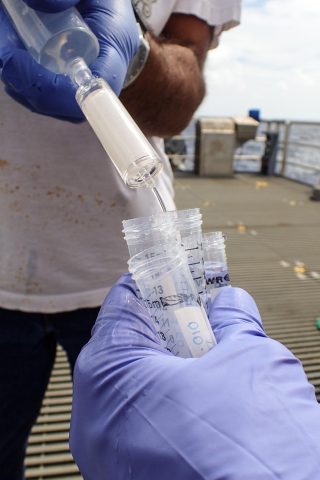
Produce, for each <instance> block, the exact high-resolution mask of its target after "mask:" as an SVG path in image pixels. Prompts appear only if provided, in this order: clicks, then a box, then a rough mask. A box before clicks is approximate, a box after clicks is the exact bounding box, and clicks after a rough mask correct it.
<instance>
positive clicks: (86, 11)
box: [0, 0, 139, 119]
mask: <svg viewBox="0 0 320 480" xmlns="http://www.w3.org/2000/svg"><path fill="white" fill-rule="evenodd" d="M25 2H26V3H27V4H28V5H30V6H31V7H32V8H35V9H37V10H42V11H46V12H56V11H62V10H65V9H66V8H69V7H71V6H73V5H75V6H77V8H78V9H79V11H80V13H81V14H82V16H83V18H84V20H85V21H86V22H87V23H88V25H89V26H90V28H91V29H92V31H93V32H94V33H95V35H96V36H97V38H98V40H99V45H100V53H99V57H98V59H97V60H96V61H95V62H94V63H93V64H92V65H90V68H91V69H92V72H93V73H94V74H95V75H97V76H100V77H102V78H104V79H105V80H106V81H107V82H108V83H109V85H110V86H111V88H112V89H113V90H114V91H115V93H116V94H119V93H120V91H121V88H122V85H123V81H124V78H125V76H126V72H127V68H128V65H129V63H130V60H131V58H132V57H133V55H134V54H135V52H136V50H137V47H138V45H139V36H138V30H137V26H136V20H135V17H134V13H133V9H132V6H131V1H130V0H121V1H119V0H80V1H79V0H25ZM0 72H1V79H2V81H3V82H4V84H5V85H6V87H7V91H8V93H9V94H11V95H12V96H13V97H14V98H15V99H16V100H18V101H20V102H21V103H23V104H24V105H25V106H27V107H28V108H30V109H31V110H33V111H36V112H39V113H43V114H46V115H50V116H55V117H67V118H70V119H82V118H83V115H82V113H81V110H80V108H79V107H78V105H77V103H76V100H75V98H74V96H75V86H74V85H72V83H71V81H70V80H69V78H68V77H67V76H65V75H57V74H54V73H52V72H50V71H49V70H47V69H45V68H44V67H42V66H41V65H39V64H38V63H37V62H36V61H35V60H33V59H32V57H31V56H30V55H29V53H27V52H26V50H25V49H24V47H23V45H22V43H21V42H20V40H19V39H18V37H17V35H16V34H15V31H14V29H13V27H12V26H11V24H10V21H9V20H8V18H7V15H6V14H5V12H4V10H3V8H2V7H0Z"/></svg>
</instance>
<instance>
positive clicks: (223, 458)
mask: <svg viewBox="0 0 320 480" xmlns="http://www.w3.org/2000/svg"><path fill="white" fill-rule="evenodd" d="M210 318H211V320H212V321H213V328H214V333H215V335H216V338H217V340H218V345H217V346H216V347H214V348H213V349H212V350H211V351H210V352H208V353H207V354H206V355H204V356H203V357H202V358H200V359H181V358H177V357H174V356H172V355H171V354H170V353H169V352H167V351H164V350H163V349H162V348H161V347H160V345H159V343H158V341H157V337H156V333H155V330H154V328H153V326H152V324H151V322H150V320H149V318H148V316H147V313H146V310H145V308H144V307H143V305H142V304H141V303H140V302H139V301H138V300H137V298H136V296H135V294H134V286H133V284H132V281H131V279H130V277H129V276H124V277H122V278H121V279H120V281H119V282H118V283H117V284H116V285H115V286H114V287H113V289H112V290H111V292H110V294H109V295H108V297H107V299H106V300H105V302H104V304H103V306H102V308H101V311H100V314H99V317H98V320H97V323H96V325H95V327H94V330H93V336H92V338H91V340H90V342H89V343H88V344H87V345H86V346H85V347H84V348H83V350H82V352H81V354H80V356H79V358H78V362H77V364H76V368H75V372H74V398H73V409H72V421H71V439H70V445H71V450H72V453H73V455H74V458H75V460H76V462H77V464H78V466H79V467H80V470H81V472H82V474H83V476H84V478H85V479H86V480H107V479H112V480H127V479H129V478H130V479H131V478H132V479H135V480H151V479H152V480H164V479H168V480H222V479H223V480H271V479H272V480H276V479H277V480H280V479H281V480H318V479H319V478H320V407H319V405H318V404H317V402H316V399H315V395H314V388H313V387H312V386H311V385H310V384H309V383H308V381H307V378H306V375H305V373H304V371H303V369H302V366H301V364H300V362H299V360H297V359H296V358H295V357H294V356H293V354H292V353H291V352H289V351H288V350H287V349H286V348H285V347H284V346H283V345H281V344H280V343H278V342H276V341H274V340H272V339H270V338H269V337H267V335H266V334H265V332H264V330H263V327H262V323H261V319H260V315H259V312H258V310H257V307H256V304H255V302H254V300H253V299H252V297H251V296H250V295H249V294H248V293H246V292H245V291H244V290H241V289H237V288H226V289H223V291H221V292H220V293H219V295H218V296H217V297H216V299H215V302H214V304H213V308H212V310H211V315H210Z"/></svg>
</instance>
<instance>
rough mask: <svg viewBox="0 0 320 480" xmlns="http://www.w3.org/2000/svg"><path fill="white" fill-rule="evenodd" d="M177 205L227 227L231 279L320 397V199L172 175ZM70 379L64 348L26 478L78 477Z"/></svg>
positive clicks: (238, 178) (287, 188)
mask: <svg viewBox="0 0 320 480" xmlns="http://www.w3.org/2000/svg"><path fill="white" fill-rule="evenodd" d="M175 190H176V203H177V208H179V209H185V208H194V207H199V208H200V209H201V212H202V214H203V219H204V224H203V229H204V231H213V230H222V231H223V232H224V233H225V234H226V235H227V243H226V245H227V256H228V263H229V270H230V276H231V281H232V284H233V285H234V286H239V287H242V288H244V289H246V290H247V291H249V292H250V293H251V294H252V295H253V297H254V298H255V300H256V302H257V304H258V307H259V309H260V312H261V316H262V319H263V322H264V326H265V329H266V331H267V333H268V334H269V335H270V336H271V337H273V338H275V339H277V340H279V341H281V342H282V343H284V344H285V345H286V346H287V347H288V348H289V349H290V350H292V351H293V352H294V353H295V354H296V355H297V356H298V357H299V358H300V359H301V361H302V363H303V366H304V369H305V372H306V374H307V375H308V378H309V380H310V382H311V383H313V384H314V386H315V389H316V394H317V397H318V400H320V331H318V330H317V329H316V326H315V322H316V319H317V318H319V317H320V221H319V220H320V203H319V202H312V201H310V200H309V197H310V194H311V188H310V187H309V186H306V185H302V184H298V183H295V182H292V181H289V180H286V179H283V178H278V177H270V178H269V177H261V176H258V175H252V174H237V175H235V176H234V177H233V178H231V179H211V178H199V177H196V176H192V175H190V174H189V175H187V174H178V175H176V178H175ZM71 395H72V386H71V380H70V373H69V368H68V365H67V362H66V359H65V356H64V353H63V352H62V351H61V350H59V351H58V356H57V361H56V364H55V369H54V372H53V374H52V377H51V381H50V384H49V387H48V390H47V393H46V398H45V400H44V402H43V407H42V411H41V415H40V416H39V419H38V422H37V424H36V425H35V426H34V428H33V432H32V435H31V437H30V441H29V447H28V456H27V462H26V463H27V472H26V474H27V478H33V479H39V480H40V479H46V480H53V479H56V480H58V479H59V480H66V479H73V480H76V479H77V480H80V479H81V478H82V477H81V476H80V475H79V473H78V471H77V468H76V466H75V465H74V464H73V463H72V459H71V455H70V454H69V453H68V429H69V418H70V410H71Z"/></svg>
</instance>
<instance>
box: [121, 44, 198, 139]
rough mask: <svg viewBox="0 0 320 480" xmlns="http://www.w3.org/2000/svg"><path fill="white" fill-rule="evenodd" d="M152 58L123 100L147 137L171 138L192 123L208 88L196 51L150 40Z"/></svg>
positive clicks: (128, 89) (125, 93) (126, 90)
mask: <svg viewBox="0 0 320 480" xmlns="http://www.w3.org/2000/svg"><path fill="white" fill-rule="evenodd" d="M149 43H150V47H151V49H150V54H149V57H148V60H147V63H146V65H145V67H144V69H143V71H142V72H141V74H140V75H139V77H138V78H137V79H136V81H135V82H134V83H133V84H132V85H130V86H129V87H128V88H127V89H125V90H123V91H122V93H121V96H120V99H121V100H122V102H123V103H124V105H125V107H126V108H127V109H128V111H129V112H130V113H131V115H132V116H133V118H134V119H135V121H136V122H137V123H138V125H139V126H140V128H141V129H142V130H143V132H144V133H145V134H146V135H156V136H162V137H170V136H172V135H175V134H178V133H180V132H181V130H183V129H184V128H185V127H186V126H187V124H188V123H189V121H190V119H191V117H192V115H193V113H194V111H195V110H196V108H197V107H198V106H199V105H200V103H201V101H202V99H203V97H204V94H205V86H204V80H203V75H202V63H201V62H200V61H199V59H198V57H197V55H196V53H195V51H194V50H193V49H192V48H190V47H187V46H183V45H180V44H178V43H173V42H168V41H162V40H157V39H155V38H152V37H151V36H149Z"/></svg>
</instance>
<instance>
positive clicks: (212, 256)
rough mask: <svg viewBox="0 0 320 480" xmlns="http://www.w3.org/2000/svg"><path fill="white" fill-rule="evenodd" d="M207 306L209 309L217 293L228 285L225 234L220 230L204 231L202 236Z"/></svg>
mask: <svg viewBox="0 0 320 480" xmlns="http://www.w3.org/2000/svg"><path fill="white" fill-rule="evenodd" d="M202 246H203V256H204V274H205V279H206V293H207V307H208V309H210V306H211V304H212V301H213V300H214V298H215V297H216V295H217V293H218V292H220V291H221V289H222V288H224V287H230V286H231V285H230V276H229V271H228V264H227V256H226V249H225V235H223V233H222V232H210V233H204V234H203V236H202Z"/></svg>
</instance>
